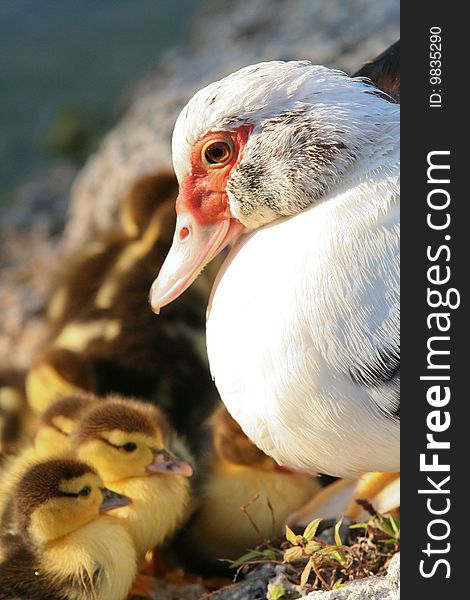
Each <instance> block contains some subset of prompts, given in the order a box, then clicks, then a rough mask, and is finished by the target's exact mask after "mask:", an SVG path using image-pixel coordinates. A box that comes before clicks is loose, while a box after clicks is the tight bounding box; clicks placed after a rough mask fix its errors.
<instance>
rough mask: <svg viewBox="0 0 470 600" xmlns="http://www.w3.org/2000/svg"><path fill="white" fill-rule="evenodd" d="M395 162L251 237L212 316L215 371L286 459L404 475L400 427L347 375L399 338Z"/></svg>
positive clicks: (252, 424) (271, 449)
mask: <svg viewBox="0 0 470 600" xmlns="http://www.w3.org/2000/svg"><path fill="white" fill-rule="evenodd" d="M394 158H395V164H393V162H392V165H393V166H390V167H388V168H383V169H381V170H379V171H376V172H375V173H374V174H373V178H370V179H369V178H367V179H366V178H363V179H362V181H361V182H360V183H356V185H354V187H351V188H348V182H345V183H344V189H343V190H341V191H339V192H337V193H332V194H331V195H330V196H329V197H327V198H325V200H324V202H322V203H321V204H320V205H318V206H316V207H314V208H311V209H309V210H306V211H304V212H302V213H300V214H299V215H297V216H294V217H291V218H288V219H284V220H282V221H280V222H276V223H275V224H273V225H268V226H266V227H264V228H262V229H260V230H258V231H256V232H255V233H253V234H250V235H249V236H245V238H242V239H241V240H240V243H239V244H238V245H237V246H236V247H235V248H234V249H233V250H232V252H231V254H230V255H229V257H228V258H227V261H226V263H225V264H224V266H223V267H222V270H221V272H220V273H219V277H218V282H217V284H216V286H215V288H214V291H213V297H212V301H211V305H210V307H209V312H208V322H207V347H208V354H209V360H210V365H211V370H212V374H213V376H214V379H215V382H216V385H217V387H218V389H219V392H220V394H221V397H222V398H223V400H224V402H225V404H226V406H227V408H228V410H229V411H230V412H231V414H232V415H233V417H234V418H235V419H236V420H237V421H238V422H239V423H240V425H241V426H242V428H243V429H244V431H245V433H246V434H247V435H248V436H249V437H250V438H251V439H252V440H253V441H254V442H255V443H256V444H257V445H258V446H259V447H260V448H261V449H262V450H264V451H265V452H266V453H267V454H269V455H270V456H272V457H273V458H274V459H275V460H276V461H278V462H279V463H280V464H283V465H289V466H291V467H296V468H303V469H310V470H317V471H319V472H322V473H330V474H333V475H337V476H342V477H348V476H349V477H351V476H353V475H355V474H357V473H358V472H362V471H396V470H399V426H398V422H397V421H395V420H393V419H391V418H390V417H389V416H387V415H385V414H384V413H383V411H381V410H380V408H379V406H378V405H377V404H376V402H375V401H374V398H373V393H372V392H371V390H370V389H367V388H366V387H362V386H359V385H357V384H355V383H354V382H353V381H352V380H351V378H350V375H349V370H350V368H351V366H352V365H354V364H356V363H357V359H358V357H359V356H362V357H364V359H365V360H367V358H368V357H369V358H370V361H371V362H372V361H373V356H374V350H375V349H377V348H378V347H380V345H381V344H382V343H383V341H384V340H387V341H396V339H395V338H396V336H397V334H398V329H397V321H398V293H399V290H398V285H399V283H398V281H399V279H398V277H399V271H398V245H399V232H398V203H397V200H398V198H397V188H398V177H397V170H398V166H397V161H396V159H397V156H396V155H395V157H394Z"/></svg>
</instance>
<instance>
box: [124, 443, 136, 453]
mask: <svg viewBox="0 0 470 600" xmlns="http://www.w3.org/2000/svg"><path fill="white" fill-rule="evenodd" d="M121 448H122V449H123V450H125V451H126V452H134V450H136V449H137V444H135V443H134V442H126V443H125V444H123V445H122V446H121Z"/></svg>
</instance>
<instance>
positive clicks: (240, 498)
mask: <svg viewBox="0 0 470 600" xmlns="http://www.w3.org/2000/svg"><path fill="white" fill-rule="evenodd" d="M209 426H210V435H211V440H210V442H211V450H210V454H209V453H208V454H207V457H206V459H205V461H204V462H203V465H204V466H202V467H201V469H200V471H201V473H204V476H202V478H201V482H200V485H199V488H200V489H199V494H198V497H199V508H198V510H197V512H196V513H195V515H194V516H193V518H192V520H191V521H190V523H189V524H188V526H186V527H185V530H184V531H183V532H182V533H181V536H180V538H179V539H178V540H177V541H176V542H175V544H174V546H175V547H177V546H179V549H178V548H177V549H176V552H177V554H178V555H179V556H180V558H182V559H183V562H184V563H185V564H186V565H188V566H189V567H190V568H193V569H197V570H199V571H202V572H208V573H209V572H215V571H217V570H219V571H220V570H222V568H223V566H222V564H221V563H220V562H218V563H217V560H218V559H222V558H226V559H236V558H238V557H239V556H241V555H242V554H244V553H245V552H246V551H247V549H248V548H254V547H255V546H257V545H259V544H260V542H262V541H263V540H264V539H272V538H274V537H277V536H278V535H280V534H281V533H283V530H284V522H285V519H286V517H287V516H288V515H289V514H290V513H291V512H292V511H294V510H295V509H296V508H298V507H299V506H301V505H302V504H303V503H304V502H305V501H306V500H307V499H308V498H310V497H311V496H312V495H314V494H315V493H317V492H318V490H319V489H320V484H319V483H318V481H317V480H316V479H314V478H312V477H308V476H306V475H302V474H298V473H294V472H292V471H289V470H287V469H285V468H283V467H279V466H278V465H277V464H276V463H275V462H274V460H273V459H272V458H270V457H269V456H267V455H266V454H264V452H262V451H261V450H259V449H258V448H257V447H256V446H255V445H254V444H253V443H252V442H251V441H250V440H249V439H248V438H247V437H246V435H245V434H244V433H243V431H242V429H241V428H240V426H239V425H238V423H237V422H236V421H235V420H234V419H232V417H231V416H230V414H229V413H228V411H227V410H226V408H225V406H224V405H223V404H220V405H219V407H218V408H217V409H216V411H215V412H214V414H213V415H212V417H211V418H210V420H209ZM204 463H205V464H204ZM245 511H246V512H247V513H249V515H250V516H249V517H248V516H247V515H246V514H244V512H245ZM250 521H251V522H250ZM253 523H254V525H253ZM182 555H183V556H182Z"/></svg>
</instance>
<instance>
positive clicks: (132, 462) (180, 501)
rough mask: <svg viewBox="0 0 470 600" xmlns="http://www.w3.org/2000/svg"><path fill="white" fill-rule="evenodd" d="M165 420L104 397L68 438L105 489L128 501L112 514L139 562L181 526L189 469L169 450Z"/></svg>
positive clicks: (149, 409)
mask: <svg viewBox="0 0 470 600" xmlns="http://www.w3.org/2000/svg"><path fill="white" fill-rule="evenodd" d="M169 438H170V431H169V425H168V421H167V420H166V419H165V417H164V416H163V415H162V413H161V412H160V411H159V410H158V409H157V408H156V407H154V406H152V405H149V404H144V403H142V402H140V401H138V400H127V399H126V400H124V399H122V398H119V397H109V398H107V399H106V401H105V402H103V403H101V404H94V405H92V406H91V407H90V408H89V409H88V410H87V411H85V413H84V414H83V416H82V418H81V419H80V422H79V423H78V426H77V429H76V431H75V433H74V436H73V441H74V443H75V448H76V454H77V457H78V458H80V459H81V460H83V461H85V462H87V463H89V464H90V465H92V466H93V467H94V468H95V469H96V470H97V472H98V473H99V474H100V475H101V477H102V478H103V480H104V481H105V483H106V485H107V486H108V487H109V488H110V489H112V490H114V491H116V492H119V493H123V494H125V495H127V496H129V497H131V498H132V504H131V505H130V506H127V507H126V508H123V509H121V510H118V511H116V513H115V514H116V517H118V518H120V519H122V520H123V521H125V523H126V525H127V526H128V529H129V531H130V533H131V535H132V538H133V540H134V544H135V547H136V551H137V559H138V564H140V563H143V562H144V559H145V554H146V553H147V551H149V550H152V549H153V548H154V547H156V546H159V545H161V544H162V543H163V542H164V541H165V540H166V539H167V538H168V537H169V536H170V534H171V533H173V532H174V531H175V530H176V528H177V527H178V526H179V525H180V524H181V523H182V522H183V520H184V518H185V516H186V509H187V506H188V501H189V484H188V479H187V478H188V477H189V476H190V475H191V474H192V469H191V467H190V465H189V464H188V463H187V462H186V461H184V460H182V459H180V458H178V457H176V456H175V455H174V454H173V453H171V452H170V451H169Z"/></svg>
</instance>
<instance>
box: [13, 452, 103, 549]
mask: <svg viewBox="0 0 470 600" xmlns="http://www.w3.org/2000/svg"><path fill="white" fill-rule="evenodd" d="M85 473H95V471H94V470H93V469H92V468H91V467H90V466H89V465H86V464H85V463H83V462H80V461H78V460H72V459H62V458H54V459H50V460H47V461H44V462H40V463H37V464H35V465H33V466H32V467H31V468H30V469H29V470H28V471H27V472H26V473H25V474H24V475H23V477H22V478H21V480H20V482H19V483H18V485H17V487H16V489H15V493H14V497H15V502H14V519H15V521H16V522H17V523H18V524H19V526H20V531H21V534H22V535H23V536H26V537H28V535H29V534H28V525H29V522H30V519H31V515H32V514H33V512H34V511H35V510H36V509H37V507H38V506H40V505H41V504H43V503H44V502H47V501H48V500H50V499H51V498H55V497H58V496H60V495H61V494H60V491H59V485H60V482H61V481H62V480H63V479H73V478H75V477H81V476H82V475H85Z"/></svg>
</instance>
